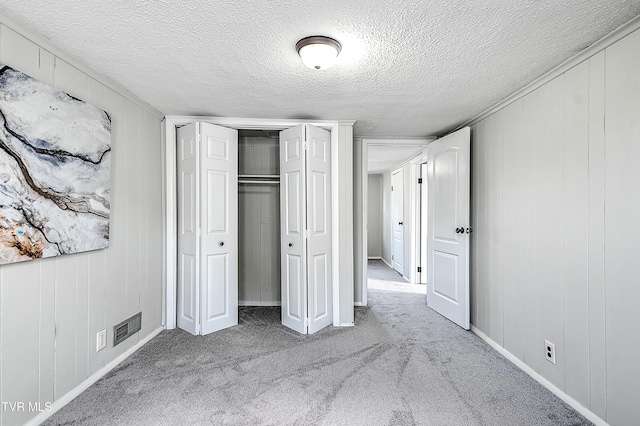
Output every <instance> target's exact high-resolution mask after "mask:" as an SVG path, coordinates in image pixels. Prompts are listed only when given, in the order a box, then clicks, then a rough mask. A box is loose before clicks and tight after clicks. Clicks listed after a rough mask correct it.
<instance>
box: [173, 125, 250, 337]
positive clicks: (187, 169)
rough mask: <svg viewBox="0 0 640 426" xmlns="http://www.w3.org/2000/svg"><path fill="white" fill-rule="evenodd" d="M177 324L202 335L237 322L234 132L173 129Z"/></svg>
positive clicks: (193, 127)
mask: <svg viewBox="0 0 640 426" xmlns="http://www.w3.org/2000/svg"><path fill="white" fill-rule="evenodd" d="M177 142H178V146H177V150H178V152H177V154H178V164H177V172H178V182H177V189H178V194H177V195H178V203H179V205H178V289H177V290H178V291H177V293H178V294H177V305H178V306H177V308H178V309H177V324H178V327H179V328H181V329H183V330H186V331H188V332H190V333H192V334H208V333H211V332H213V331H217V330H221V329H223V328H227V327H230V326H233V325H236V324H238V132H237V130H234V129H228V128H225V127H220V126H215V125H213V124H208V123H191V124H189V125H187V126H184V127H181V128H179V129H178V131H177Z"/></svg>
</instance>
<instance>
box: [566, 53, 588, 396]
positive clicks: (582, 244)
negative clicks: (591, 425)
mask: <svg viewBox="0 0 640 426" xmlns="http://www.w3.org/2000/svg"><path fill="white" fill-rule="evenodd" d="M564 83H565V84H564V86H565V87H564V120H563V121H564V156H563V160H564V164H563V170H564V177H563V192H564V208H563V225H562V231H563V236H562V238H563V253H562V260H563V267H562V270H563V277H562V281H563V288H564V294H563V303H564V307H563V310H564V347H565V365H566V367H565V381H566V392H567V393H569V394H571V395H573V397H574V398H575V399H576V400H577V401H578V402H580V403H581V404H583V405H585V406H589V402H590V392H589V382H590V380H589V313H588V309H589V232H588V231H589V143H588V141H589V63H588V62H583V63H582V64H580V65H578V66H577V67H575V68H573V69H571V70H570V71H568V72H567V73H566V74H565V78H564Z"/></svg>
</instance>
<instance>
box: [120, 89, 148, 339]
mask: <svg viewBox="0 0 640 426" xmlns="http://www.w3.org/2000/svg"><path fill="white" fill-rule="evenodd" d="M125 111H126V130H125V144H126V148H127V149H126V153H127V154H126V160H125V164H126V182H127V186H128V188H127V192H126V203H127V210H126V226H125V229H126V235H127V243H126V249H127V257H126V263H125V265H126V274H127V276H126V289H127V290H126V306H127V307H126V311H125V316H124V317H122V318H121V319H120V321H124V320H125V319H127V318H129V317H130V316H132V315H134V314H136V313H137V312H139V311H140V283H141V281H142V273H141V271H142V268H141V258H140V240H141V234H140V215H141V203H140V180H141V179H140V177H141V176H140V163H141V161H142V158H141V157H140V130H141V122H142V118H143V115H142V110H141V108H140V107H139V106H137V105H135V104H134V103H133V102H131V101H126V102H125ZM139 336H140V333H136V335H135V336H132V337H130V338H128V339H127V340H125V341H124V342H123V343H121V344H120V346H123V350H125V351H126V350H127V349H129V348H130V347H132V346H134V345H135V344H136V343H137V342H138V339H139Z"/></svg>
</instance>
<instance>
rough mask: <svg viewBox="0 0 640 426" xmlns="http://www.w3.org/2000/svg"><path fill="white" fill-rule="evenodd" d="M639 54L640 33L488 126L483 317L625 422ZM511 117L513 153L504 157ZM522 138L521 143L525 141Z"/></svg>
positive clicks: (553, 374) (481, 189) (481, 142)
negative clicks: (546, 345) (547, 348)
mask: <svg viewBox="0 0 640 426" xmlns="http://www.w3.org/2000/svg"><path fill="white" fill-rule="evenodd" d="M638 51H640V31H636V32H634V33H632V34H630V35H629V36H627V37H626V38H624V39H622V40H620V41H618V42H617V43H615V44H613V45H612V46H610V47H608V48H607V49H606V51H602V52H600V53H598V54H596V55H594V56H593V57H591V58H590V59H589V60H588V61H586V62H584V63H582V64H580V65H578V66H576V67H574V68H573V69H571V70H569V71H567V72H566V73H564V74H563V75H561V76H560V77H557V78H555V79H554V80H551V81H550V82H549V83H547V84H545V85H544V86H541V87H540V88H539V89H537V90H536V91H534V92H531V93H529V94H527V95H526V96H524V97H522V98H521V99H522V102H523V104H522V107H523V121H522V122H521V123H520V124H517V123H516V121H517V120H516V119H515V118H514V116H513V114H512V113H513V112H514V111H515V110H514V109H513V105H514V104H511V105H509V106H508V107H506V108H503V109H502V110H500V111H499V112H497V113H495V114H493V115H491V116H489V117H488V118H486V119H483V120H482V121H480V122H479V123H476V124H475V125H474V134H475V138H474V155H473V170H474V174H473V178H474V182H473V188H474V194H473V198H472V199H473V205H472V209H473V211H474V228H475V229H474V237H473V241H474V242H473V244H474V245H473V247H474V250H477V251H479V253H476V254H474V259H475V260H474V262H473V263H472V276H473V279H474V282H473V289H474V291H473V298H474V299H476V300H474V301H473V306H474V307H475V309H476V310H477V312H476V313H475V314H474V316H473V319H474V325H475V326H476V327H478V328H479V329H480V330H481V331H482V332H483V333H484V334H486V335H488V336H489V337H490V338H491V339H493V340H495V341H496V342H497V343H499V344H502V345H503V346H504V347H505V349H506V350H508V351H509V352H511V353H512V354H514V355H515V356H519V353H518V352H519V349H518V344H517V339H520V341H521V351H522V359H523V360H524V362H525V363H526V364H527V365H528V366H530V367H531V368H532V369H533V370H535V371H537V372H538V373H539V374H540V375H541V376H542V377H544V378H545V379H547V380H549V381H550V382H551V383H553V384H554V385H556V386H557V387H558V388H560V389H561V390H563V391H565V392H566V393H567V394H568V395H569V396H570V397H572V398H573V399H574V400H576V401H578V402H579V403H580V404H582V405H583V406H585V407H587V408H588V409H590V410H591V411H592V412H593V413H594V414H595V415H597V416H599V417H600V418H602V419H604V420H606V421H607V422H608V423H609V424H612V425H615V424H635V423H634V422H636V421H637V418H638V417H640V406H638V404H637V403H636V399H637V395H638V394H640V368H638V366H637V354H638V353H640V334H638V333H637V332H636V331H635V323H636V321H635V311H636V309H635V306H636V304H637V300H639V299H640V279H639V278H638V274H637V273H636V271H635V269H634V265H635V264H636V263H637V258H638V253H640V222H638V220H637V218H638V216H639V213H640V197H638V196H637V192H638V191H637V189H636V186H637V185H636V182H639V181H640V167H638V165H639V164H640V144H639V143H638V141H640V120H638V117H640V79H639V78H638V75H640V56H639V55H638V54H637V52H638ZM516 102H517V101H516ZM501 126H502V127H503V128H504V152H503V153H502V156H501V157H502V158H501V160H496V147H495V144H496V142H495V141H496V140H498V138H499V129H500V128H501ZM510 127H512V128H511V129H510ZM483 128H486V129H487V130H486V131H484V130H483ZM518 134H520V136H518ZM517 138H522V144H521V146H520V147H517V145H512V144H514V143H516V142H517V141H516V140H515V139H517ZM483 149H486V152H483ZM518 155H519V156H520V158H521V166H520V167H517V166H516V165H515V164H517V158H518ZM514 159H515V161H516V163H515V164H514ZM497 163H500V164H497ZM514 166H515V167H514ZM501 167H502V175H503V180H499V179H498V178H497V176H498V174H499V172H498V171H497V170H500V168H501ZM518 170H519V171H518ZM514 191H517V193H518V194H519V196H520V210H518V207H517V205H518V203H517V201H514V200H517V196H518V195H516V193H515V192H514ZM498 192H501V193H502V194H503V197H504V198H503V200H502V206H500V208H501V210H502V215H503V216H502V218H500V216H499V213H498V214H497V212H496V210H497V209H498V205H499V204H498V203H497V202H496V195H495V194H496V193H498ZM513 197H516V199H514V198H513ZM514 217H515V218H517V219H518V220H519V222H520V232H521V236H520V237H519V236H518V235H517V230H516V231H514V228H513V218H514ZM499 223H502V224H503V228H502V229H497V228H496V226H497V225H498V224H499ZM484 228H486V230H485V229H484ZM518 240H519V241H520V247H521V253H520V258H521V262H522V269H521V271H520V274H519V275H520V276H521V283H522V293H521V294H520V296H518V294H517V287H515V286H514V287H513V288H510V287H509V286H510V285H511V284H512V278H511V277H512V276H513V277H517V276H518V273H517V272H516V271H515V270H514V268H517V257H518V256H517V254H514V255H513V256H512V255H511V250H512V249H513V247H514V243H515V245H516V246H517V244H518ZM500 248H502V250H503V253H502V256H501V257H500V259H499V260H496V253H499V252H500ZM496 263H497V264H499V266H500V268H502V270H503V271H504V277H503V278H504V283H503V285H497V284H496V283H497V280H496V274H495V265H496ZM514 279H515V278H514ZM501 297H504V303H503V305H501V304H500V303H499V302H497V301H499V300H500V298H501ZM511 302H513V304H514V306H513V307H512V306H510V303H511ZM519 312H522V315H521V320H519V318H518V313H519ZM500 317H502V321H503V330H504V341H503V342H501V341H500V335H499V333H498V332H497V330H499V329H500V325H499V324H496V323H494V322H495V321H496V318H500ZM519 321H520V323H521V326H518V322H519ZM519 327H521V328H520V329H519ZM513 333H515V334H513ZM512 339H515V340H513V341H512ZM545 339H547V340H549V341H551V342H552V343H554V344H555V348H556V365H553V364H551V363H549V362H547V361H546V360H545V358H544V351H543V342H544V340H545Z"/></svg>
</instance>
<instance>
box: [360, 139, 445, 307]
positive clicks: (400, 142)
mask: <svg viewBox="0 0 640 426" xmlns="http://www.w3.org/2000/svg"><path fill="white" fill-rule="evenodd" d="M436 139H438V138H437V137H436V136H427V137H425V138H416V139H372V138H363V139H362V151H361V152H362V158H361V159H359V160H360V161H361V163H360V164H361V173H362V177H361V185H360V191H361V192H362V211H361V213H362V214H361V215H360V218H359V219H360V223H359V224H360V226H361V227H362V238H361V239H360V241H361V244H362V247H363V250H362V255H361V258H360V263H361V268H362V281H361V282H359V283H358V282H356V283H355V285H356V286H360V288H361V289H362V301H361V302H360V303H356V306H363V305H364V306H367V303H368V295H367V266H368V261H369V258H368V255H367V243H368V239H367V225H368V224H367V222H368V217H367V215H368V208H369V197H368V191H369V184H368V182H369V170H368V160H369V146H370V145H397V146H416V145H421V146H424V149H422V150H421V151H420V152H418V153H417V154H416V155H414V156H413V157H411V158H409V159H407V160H405V161H403V162H402V163H400V164H398V165H397V166H394V167H392V168H390V169H389V170H387V171H386V172H389V173H392V172H393V171H394V170H396V169H398V168H400V167H404V166H405V165H407V164H411V165H412V166H411V176H412V179H411V188H412V191H413V192H412V193H414V192H417V191H419V190H420V189H419V188H418V180H417V176H418V171H417V170H418V167H419V164H421V163H422V162H425V161H426V158H427V149H428V146H429V144H430V143H431V142H433V141H435V140H436ZM355 160H356V161H358V159H357V158H356V159H355ZM386 172H384V173H386ZM423 183H424V181H423ZM419 209H420V205H419V203H418V202H417V200H416V199H415V198H414V197H412V200H411V219H410V220H411V221H412V224H411V226H412V228H411V229H416V228H415V226H416V221H419V220H420V214H419V213H417V212H419ZM382 232H385V229H384V228H383V229H382ZM412 234H414V233H412ZM392 235H393V234H392ZM414 239H415V241H413V240H414ZM416 246H417V250H418V251H417V252H419V250H420V239H419V238H414V237H413V238H412V245H411V247H412V253H411V255H412V256H413V255H414V253H417V252H416V251H415V250H416V248H415V247H416ZM392 251H393V250H392ZM418 258H419V257H418ZM357 263H358V262H356V266H357ZM422 268H423V270H426V265H422ZM416 271H417V270H416ZM409 278H410V282H411V283H416V282H418V281H417V274H416V273H415V272H412V273H411V275H409Z"/></svg>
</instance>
